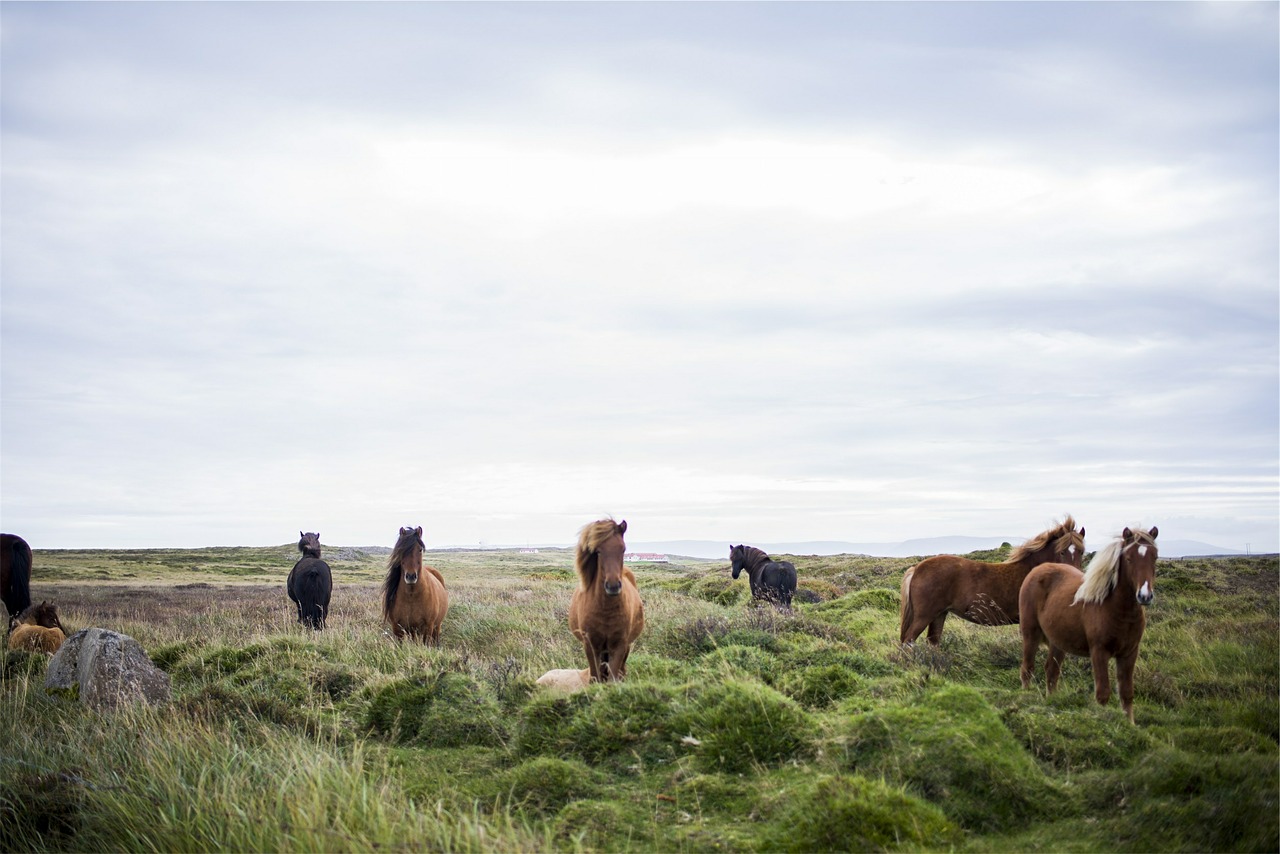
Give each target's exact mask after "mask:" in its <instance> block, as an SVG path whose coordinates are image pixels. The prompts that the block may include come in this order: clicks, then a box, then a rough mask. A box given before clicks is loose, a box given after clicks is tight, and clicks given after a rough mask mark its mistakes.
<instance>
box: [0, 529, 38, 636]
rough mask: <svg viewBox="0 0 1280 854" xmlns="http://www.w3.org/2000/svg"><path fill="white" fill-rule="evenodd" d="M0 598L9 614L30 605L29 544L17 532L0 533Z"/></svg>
mask: <svg viewBox="0 0 1280 854" xmlns="http://www.w3.org/2000/svg"><path fill="white" fill-rule="evenodd" d="M0 600H4V608H5V610H6V611H8V612H9V616H13V615H14V614H17V613H18V612H20V611H22V610H24V609H25V608H27V607H29V606H30V605H31V546H29V545H27V541H26V540H24V539H22V537H19V536H18V535H17V534H0Z"/></svg>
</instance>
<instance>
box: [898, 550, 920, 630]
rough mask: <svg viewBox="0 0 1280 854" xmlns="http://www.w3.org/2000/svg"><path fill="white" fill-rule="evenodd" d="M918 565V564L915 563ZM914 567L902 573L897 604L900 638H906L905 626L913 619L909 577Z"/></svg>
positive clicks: (913, 572) (913, 573)
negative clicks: (900, 590) (900, 597)
mask: <svg viewBox="0 0 1280 854" xmlns="http://www.w3.org/2000/svg"><path fill="white" fill-rule="evenodd" d="M916 566H919V564H916ZM915 574H916V567H915V566H913V567H911V568H909V569H908V570H907V571H906V572H904V573H902V602H901V604H900V605H899V606H898V617H899V622H900V624H901V625H900V632H901V635H902V640H903V641H905V640H906V635H907V627H908V626H910V625H911V621H912V620H913V619H915V608H913V607H912V605H911V579H912V578H914V577H915Z"/></svg>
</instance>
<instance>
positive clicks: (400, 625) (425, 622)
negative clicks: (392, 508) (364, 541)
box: [382, 527, 449, 644]
mask: <svg viewBox="0 0 1280 854" xmlns="http://www.w3.org/2000/svg"><path fill="white" fill-rule="evenodd" d="M424 548H425V546H424V545H423V543H422V528H420V527H419V528H401V529H400V539H398V540H397V541H396V547H395V548H394V549H392V550H391V557H390V558H389V559H388V560H387V578H386V580H385V581H383V582H382V619H383V620H384V621H385V622H387V623H390V624H391V631H392V632H394V633H395V636H396V639H397V640H400V639H403V638H404V636H405V635H408V636H409V637H410V638H416V639H418V640H421V641H422V642H423V643H432V644H438V643H439V642H440V626H441V624H443V623H444V615H445V613H446V612H447V611H448V610H449V593H448V592H447V591H446V590H445V589H444V576H443V575H441V574H440V573H439V572H438V571H437V570H435V569H434V568H432V567H430V566H423V565H422V550H423V549H424Z"/></svg>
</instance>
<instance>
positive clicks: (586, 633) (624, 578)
mask: <svg viewBox="0 0 1280 854" xmlns="http://www.w3.org/2000/svg"><path fill="white" fill-rule="evenodd" d="M626 532H627V523H626V521H622V522H614V521H613V520H612V519H601V520H600V521H599V522H592V523H591V524H589V525H587V526H585V527H584V528H583V529H582V530H581V531H580V532H579V534H578V550H577V554H576V558H575V563H576V565H577V569H578V589H576V590H574V591H573V599H572V600H571V601H570V602H569V630H570V631H572V632H573V636H574V637H576V638H577V639H578V640H580V641H582V648H583V649H584V650H586V653H587V669H588V670H589V671H590V675H591V681H592V682H608V681H617V682H621V681H622V680H623V679H626V678H627V656H628V655H629V654H630V653H631V644H633V643H635V640H636V638H638V637H640V633H641V632H642V631H644V604H643V603H641V601H640V591H639V590H637V589H636V577H635V576H634V575H633V574H632V573H631V570H629V569H627V568H626V567H625V566H623V563H622V560H623V556H624V555H625V554H626V552H627V544H626V542H625V541H624V540H623V539H622V536H623V534H625V533H626Z"/></svg>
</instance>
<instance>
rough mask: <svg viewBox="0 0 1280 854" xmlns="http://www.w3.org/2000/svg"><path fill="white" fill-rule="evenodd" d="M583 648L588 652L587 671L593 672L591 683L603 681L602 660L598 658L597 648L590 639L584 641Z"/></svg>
mask: <svg viewBox="0 0 1280 854" xmlns="http://www.w3.org/2000/svg"><path fill="white" fill-rule="evenodd" d="M582 648H583V649H584V650H586V653H587V670H589V671H591V681H592V682H599V681H601V678H600V660H599V659H598V658H597V657H596V648H595V647H594V646H592V645H591V639H590V638H583V639H582Z"/></svg>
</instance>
